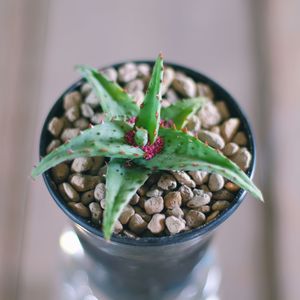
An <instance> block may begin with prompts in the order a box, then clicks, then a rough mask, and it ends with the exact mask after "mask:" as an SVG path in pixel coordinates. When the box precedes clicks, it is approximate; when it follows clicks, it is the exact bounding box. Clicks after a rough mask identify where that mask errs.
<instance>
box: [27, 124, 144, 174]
mask: <svg viewBox="0 0 300 300" xmlns="http://www.w3.org/2000/svg"><path fill="white" fill-rule="evenodd" d="M131 129H132V127H131V126H130V125H128V124H127V123H125V122H121V121H114V122H105V123H103V124H100V125H97V126H94V127H93V128H90V129H87V130H85V131H83V132H82V133H81V134H80V135H79V136H77V137H74V138H72V139H71V140H70V141H69V142H68V143H67V144H64V145H62V146H60V147H58V148H56V149H55V150H53V151H52V152H51V153H49V154H48V155H47V156H46V157H44V158H43V159H42V160H41V161H40V163H39V164H38V165H37V167H35V168H34V169H33V171H32V173H31V176H32V177H33V178H35V177H37V176H38V175H40V174H42V173H43V172H45V171H47V170H48V169H50V168H52V167H54V166H56V165H58V164H59V163H61V162H63V161H66V160H70V159H74V158H77V157H92V156H106V157H118V158H129V159H132V158H137V157H142V156H143V153H144V152H143V151H142V150H141V149H139V148H136V147H132V146H130V145H127V144H125V141H124V134H125V133H126V132H128V131H129V130H131Z"/></svg>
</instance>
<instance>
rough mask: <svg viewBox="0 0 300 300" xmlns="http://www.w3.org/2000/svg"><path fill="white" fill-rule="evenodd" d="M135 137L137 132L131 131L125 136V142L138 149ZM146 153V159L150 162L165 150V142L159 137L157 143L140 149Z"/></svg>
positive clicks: (148, 144)
mask: <svg viewBox="0 0 300 300" xmlns="http://www.w3.org/2000/svg"><path fill="white" fill-rule="evenodd" d="M134 135H135V131H134V130H130V131H128V132H127V133H126V134H125V141H126V142H127V143H128V144H129V145H132V146H135V147H138V146H137V145H136V143H135V141H134ZM140 148H141V149H142V150H143V151H144V152H145V154H144V158H145V159H146V160H149V159H151V158H153V157H154V156H155V155H156V154H158V153H160V152H161V151H162V149H163V148H164V140H163V139H162V138H161V137H160V136H158V137H157V139H156V141H155V142H154V143H153V144H150V143H149V142H148V143H147V145H145V146H143V147H140Z"/></svg>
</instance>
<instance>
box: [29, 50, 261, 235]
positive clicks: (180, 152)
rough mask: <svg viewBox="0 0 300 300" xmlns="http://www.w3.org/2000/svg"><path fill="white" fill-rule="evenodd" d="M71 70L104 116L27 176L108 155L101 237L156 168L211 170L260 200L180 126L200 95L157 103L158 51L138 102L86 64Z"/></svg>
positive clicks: (230, 165) (243, 178)
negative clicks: (78, 75)
mask: <svg viewBox="0 0 300 300" xmlns="http://www.w3.org/2000/svg"><path fill="white" fill-rule="evenodd" d="M77 69H78V70H79V72H80V73H81V74H82V76H83V77H84V78H85V79H86V81H87V82H88V83H89V84H90V85H91V86H92V88H93V90H94V92H95V94H96V95H97V96H98V98H99V102H100V105H101V108H102V111H103V112H104V113H105V115H106V119H105V121H104V122H103V123H102V124H99V125H96V126H93V127H92V128H89V129H86V130H84V131H83V132H81V134H80V135H79V136H77V137H75V138H72V139H71V140H70V141H69V142H68V143H66V144H64V145H62V146H60V147H58V148H57V149H55V150H54V151H52V152H51V153H49V154H48V155H47V156H46V157H44V158H43V159H42V160H41V161H40V162H39V164H38V165H37V166H36V167H35V168H34V169H33V171H32V177H33V178H35V177H37V176H38V175H40V174H41V173H43V172H45V171H47V170H48V169H50V168H52V167H54V166H55V165H57V164H59V163H61V162H63V161H66V160H70V159H74V158H77V157H93V156H105V157H107V158H110V160H109V162H108V169H107V174H106V197H105V211H104V220H103V226H102V230H103V233H104V237H105V238H106V239H110V237H111V235H112V233H113V229H114V225H115V223H116V221H117V220H118V218H119V216H120V214H121V212H122V210H123V208H124V207H125V205H126V204H127V203H128V202H129V201H130V199H131V198H132V196H133V195H134V194H135V193H136V191H137V190H138V189H139V188H140V187H141V186H142V185H143V184H144V182H145V181H146V180H147V178H148V177H149V175H150V174H151V173H152V172H153V171H156V170H172V171H174V170H175V171H180V170H184V171H195V170H205V171H209V172H212V173H217V174H220V175H222V176H224V177H225V178H227V179H229V180H230V181H232V182H233V183H235V184H236V185H238V186H239V187H241V188H243V189H245V190H246V191H248V192H250V193H251V194H252V195H253V196H254V197H256V198H258V199H260V200H262V201H263V196H262V193H261V192H260V190H259V189H258V188H257V187H256V186H255V185H254V184H253V183H252V181H251V180H250V178H249V177H248V176H247V175H246V174H245V173H244V172H243V171H242V170H241V169H240V168H239V167H238V166H237V165H236V164H235V163H234V162H232V161H231V160H229V159H228V158H227V157H225V156H224V155H223V154H222V153H221V152H219V151H217V150H215V149H213V148H211V147H209V146H208V145H207V144H206V143H203V142H201V141H200V140H199V139H198V138H196V137H193V136H191V135H189V134H188V133H187V132H186V131H185V129H184V126H185V123H186V121H187V119H188V118H189V117H190V116H192V115H193V114H194V113H195V112H197V111H198V110H199V109H201V106H202V105H203V104H204V103H205V101H206V99H205V98H204V97H198V98H192V99H185V100H182V101H177V102H176V103H175V104H173V105H171V106H169V107H167V108H161V86H162V82H163V58H162V56H161V55H159V57H158V58H157V60H156V62H155V65H154V67H153V71H152V76H151V79H150V82H149V85H148V90H147V92H146V95H145V99H144V102H143V104H142V105H141V106H140V107H138V105H137V104H136V103H135V102H134V100H133V99H132V98H131V96H129V95H128V94H127V93H126V91H125V90H124V89H122V88H121V87H120V86H119V85H118V84H117V83H114V82H111V81H109V80H108V79H107V78H106V77H105V76H104V75H102V74H101V73H99V72H98V71H97V70H96V69H93V68H90V67H87V66H78V67H77Z"/></svg>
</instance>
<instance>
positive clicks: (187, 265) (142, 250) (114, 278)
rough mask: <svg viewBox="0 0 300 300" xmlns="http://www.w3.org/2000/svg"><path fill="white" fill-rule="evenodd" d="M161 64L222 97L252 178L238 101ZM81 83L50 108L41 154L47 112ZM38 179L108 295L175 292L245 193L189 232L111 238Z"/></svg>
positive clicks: (57, 109) (56, 111) (58, 110)
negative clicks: (103, 278) (101, 274)
mask: <svg viewBox="0 0 300 300" xmlns="http://www.w3.org/2000/svg"><path fill="white" fill-rule="evenodd" d="M136 63H148V64H150V65H153V63H154V62H153V61H136ZM122 64H123V63H120V64H116V65H113V67H115V68H118V67H119V66H120V65H122ZM166 65H169V66H171V67H173V68H174V69H175V70H177V71H182V72H184V73H185V74H187V75H188V76H190V77H191V78H193V79H194V80H195V81H196V82H203V83H206V84H208V85H209V86H210V87H211V88H212V89H213V91H214V94H215V97H216V99H222V100H224V101H225V102H226V103H227V106H228V108H229V110H230V113H231V116H234V117H237V118H239V119H240V120H241V129H242V130H243V131H244V132H245V133H246V135H247V138H248V148H249V151H250V152H251V154H252V161H251V164H250V167H249V169H248V171H247V174H248V176H250V177H252V176H253V173H254V168H255V159H256V155H255V142H254V138H253V133H252V131H251V128H250V125H249V122H248V119H247V118H246V116H245V114H244V113H243V111H242V110H241V108H240V107H239V105H238V103H237V101H236V100H234V98H233V97H232V96H231V95H230V94H229V93H228V92H227V91H225V90H224V89H223V88H222V87H221V86H220V85H219V84H217V83H216V82H215V81H213V80H211V79H209V78H208V77H206V76H204V75H202V74H200V73H198V72H196V71H194V70H192V69H189V68H186V67H183V66H180V65H177V64H172V63H166ZM82 83H83V80H78V81H77V82H75V83H74V84H73V85H72V86H70V87H69V88H68V89H67V90H66V91H65V92H64V93H63V94H62V96H61V97H60V98H59V99H58V100H57V101H56V103H55V104H54V106H53V107H52V109H51V110H50V112H49V114H48V116H47V118H46V120H45V123H44V126H43V129H42V134H41V139H40V155H41V156H44V155H45V154H46V147H47V145H48V144H49V142H50V139H51V135H50V133H49V132H48V130H47V124H48V122H49V121H50V119H51V118H52V117H54V116H60V115H62V113H63V107H62V102H63V97H64V95H65V94H66V93H68V92H71V91H74V90H78V89H79V88H80V86H81V85H82ZM43 178H44V181H45V183H46V186H47V188H48V190H49V192H50V194H51V196H52V198H53V199H54V201H55V202H56V203H57V205H58V206H59V207H60V208H61V209H62V210H63V212H64V213H65V214H66V215H67V216H68V217H69V218H70V219H71V220H72V221H73V226H74V229H75V231H76V233H77V236H78V238H79V240H80V242H81V244H82V246H83V248H84V250H85V252H86V253H87V255H88V256H90V257H91V258H92V259H93V261H94V262H95V263H96V264H97V265H100V266H101V268H102V269H103V270H104V271H105V273H106V275H107V277H108V278H109V279H110V280H108V282H110V285H111V287H110V288H108V287H107V285H106V287H105V288H106V289H107V290H108V291H107V293H108V296H109V297H110V298H109V299H122V300H125V299H145V300H146V299H149V300H150V299H151V300H152V299H155V300H157V299H169V298H168V296H164V295H169V294H170V291H171V294H172V291H173V295H174V293H175V294H176V293H179V292H180V290H181V289H183V288H184V286H185V284H186V283H187V282H188V280H189V277H190V276H191V274H192V271H193V269H194V268H195V266H197V265H199V263H201V259H202V258H203V257H204V256H205V254H206V252H207V249H208V246H209V244H210V241H211V238H212V234H213V232H214V230H215V229H216V228H217V227H218V226H219V225H220V224H221V223H223V222H224V221H225V220H226V219H227V218H228V217H229V216H230V215H231V214H232V213H233V212H234V211H235V210H236V209H237V208H238V206H239V205H240V204H241V202H242V201H243V199H244V197H245V194H246V192H245V191H244V190H240V191H239V193H238V194H237V195H236V197H235V199H234V200H233V201H232V204H231V206H230V207H229V208H228V209H227V210H225V211H223V212H222V213H221V214H220V215H219V216H218V217H217V218H216V219H215V220H213V221H211V222H210V223H208V224H207V225H205V226H202V227H199V228H196V229H193V230H191V231H188V232H184V233H179V234H177V235H174V236H165V237H146V238H139V239H132V238H128V237H121V236H117V235H114V236H113V237H112V238H111V241H110V242H106V241H105V240H104V238H103V234H102V232H101V231H100V230H99V229H98V228H96V227H95V226H93V225H91V224H89V223H88V222H87V221H86V220H85V219H84V218H82V217H80V216H78V215H76V214H74V213H73V211H72V210H71V209H70V208H69V207H68V206H67V205H66V202H65V201H64V200H63V198H62V197H61V196H60V195H59V193H58V191H57V189H56V186H55V184H54V182H53V181H52V179H51V176H50V172H49V171H47V172H45V173H44V174H43ZM90 272H93V267H91V268H90ZM100 284H101V283H99V285H100ZM174 291H176V292H174ZM120 295H122V296H120ZM173 299H174V297H173Z"/></svg>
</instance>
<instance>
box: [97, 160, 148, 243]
mask: <svg viewBox="0 0 300 300" xmlns="http://www.w3.org/2000/svg"><path fill="white" fill-rule="evenodd" d="M148 173H149V170H147V169H143V168H141V167H137V166H133V167H126V166H125V160H123V159H111V161H110V162H109V164H108V168H107V173H106V196H105V210H104V219H103V229H102V230H103V233H104V237H105V239H107V240H109V239H110V237H111V235H112V233H113V230H114V226H115V223H116V221H117V220H118V218H119V216H120V214H121V213H122V210H123V209H124V207H125V206H126V205H127V204H128V202H129V201H130V199H131V198H132V197H133V195H134V194H135V193H136V191H137V190H138V188H139V187H140V186H142V185H143V184H144V182H145V181H146V180H147V178H148Z"/></svg>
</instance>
